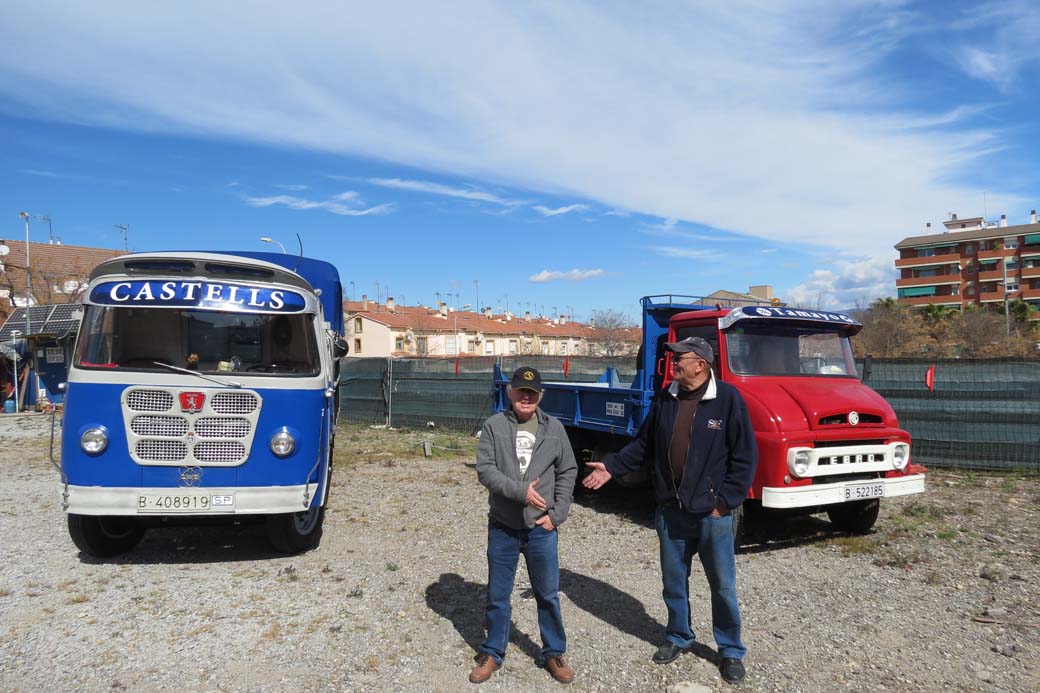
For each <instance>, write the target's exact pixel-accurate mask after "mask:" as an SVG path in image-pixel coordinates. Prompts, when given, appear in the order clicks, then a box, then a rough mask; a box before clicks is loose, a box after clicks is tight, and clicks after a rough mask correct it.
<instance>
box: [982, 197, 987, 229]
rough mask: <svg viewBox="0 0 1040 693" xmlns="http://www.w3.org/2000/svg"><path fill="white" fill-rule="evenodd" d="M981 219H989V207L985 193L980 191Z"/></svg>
mask: <svg viewBox="0 0 1040 693" xmlns="http://www.w3.org/2000/svg"><path fill="white" fill-rule="evenodd" d="M982 218H983V219H988V218H989V206H988V205H987V202H986V191H985V190H983V191H982ZM983 226H985V224H983Z"/></svg>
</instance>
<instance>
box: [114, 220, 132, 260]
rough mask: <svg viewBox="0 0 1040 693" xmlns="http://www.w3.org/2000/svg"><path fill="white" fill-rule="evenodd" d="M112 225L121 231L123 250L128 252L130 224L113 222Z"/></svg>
mask: <svg viewBox="0 0 1040 693" xmlns="http://www.w3.org/2000/svg"><path fill="white" fill-rule="evenodd" d="M114 226H115V227H116V228H117V229H119V230H120V231H122V232H123V250H125V251H126V252H128V253H129V252H130V247H129V236H130V224H114Z"/></svg>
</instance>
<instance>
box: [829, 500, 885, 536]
mask: <svg viewBox="0 0 1040 693" xmlns="http://www.w3.org/2000/svg"><path fill="white" fill-rule="evenodd" d="M880 510H881V501H880V500H879V499H877V498H871V499H870V500H861V501H852V502H850V503H842V504H841V505H833V506H831V507H829V508H828V509H827V517H828V518H830V521H831V524H832V525H833V526H834V529H837V530H839V531H842V532H850V533H852V534H866V533H867V532H869V531H870V530H871V528H872V527H873V526H874V523H875V522H877V518H878V511H880Z"/></svg>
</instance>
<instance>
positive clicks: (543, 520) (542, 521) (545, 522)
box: [534, 515, 556, 532]
mask: <svg viewBox="0 0 1040 693" xmlns="http://www.w3.org/2000/svg"><path fill="white" fill-rule="evenodd" d="M534 523H535V524H536V525H538V526H539V527H541V528H542V529H544V530H545V531H547V532H551V531H553V530H554V529H556V525H554V524H553V521H552V519H551V518H550V517H549V516H548V515H542V516H541V517H539V518H538V519H537V520H535V521H534Z"/></svg>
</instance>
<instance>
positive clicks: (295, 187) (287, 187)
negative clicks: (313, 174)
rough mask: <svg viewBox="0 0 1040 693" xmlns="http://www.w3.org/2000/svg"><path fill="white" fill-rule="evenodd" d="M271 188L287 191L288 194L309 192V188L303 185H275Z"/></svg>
mask: <svg viewBox="0 0 1040 693" xmlns="http://www.w3.org/2000/svg"><path fill="white" fill-rule="evenodd" d="M272 187H275V188H278V189H279V190H288V191H290V192H302V191H304V190H309V189H310V187H311V186H309V185H303V184H301V183H275V184H274V185H273V186H272Z"/></svg>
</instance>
